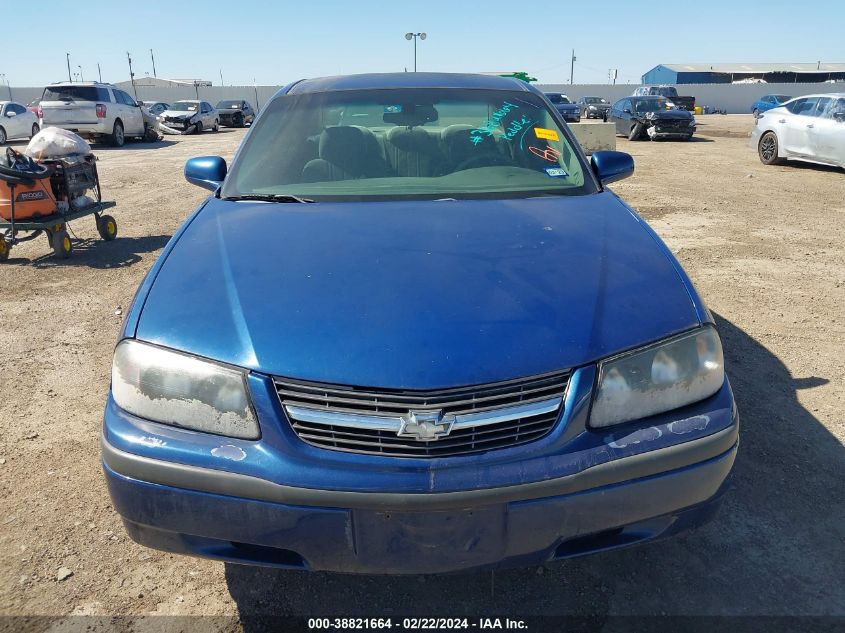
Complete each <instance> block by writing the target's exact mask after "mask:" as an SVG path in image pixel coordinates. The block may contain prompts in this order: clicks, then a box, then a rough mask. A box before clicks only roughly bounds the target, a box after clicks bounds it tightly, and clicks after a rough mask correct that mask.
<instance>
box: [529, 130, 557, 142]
mask: <svg viewBox="0 0 845 633" xmlns="http://www.w3.org/2000/svg"><path fill="white" fill-rule="evenodd" d="M534 134H536V135H537V138H544V139H546V140H547V141H558V140H560V139H559V138H558V135H557V132H555V131H554V130H547V129H546V128H543V127H535V128H534Z"/></svg>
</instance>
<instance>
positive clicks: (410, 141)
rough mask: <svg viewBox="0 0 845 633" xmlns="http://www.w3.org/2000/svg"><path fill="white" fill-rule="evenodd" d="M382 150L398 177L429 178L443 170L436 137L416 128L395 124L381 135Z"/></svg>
mask: <svg viewBox="0 0 845 633" xmlns="http://www.w3.org/2000/svg"><path fill="white" fill-rule="evenodd" d="M385 153H386V154H387V159H388V161H389V162H390V164H391V166H392V167H393V170H394V171H395V172H396V175H398V176H411V177H432V176H441V175H443V173H444V167H445V164H444V163H445V156H444V155H443V152H442V151H441V150H440V145H439V138H437V137H435V136H434V135H432V134H430V133H429V132H428V131H426V130H425V129H423V128H420V127H404V126H397V127H394V128H391V129H390V131H389V132H388V133H387V135H386V138H385Z"/></svg>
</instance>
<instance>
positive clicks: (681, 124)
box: [608, 97, 695, 141]
mask: <svg viewBox="0 0 845 633" xmlns="http://www.w3.org/2000/svg"><path fill="white" fill-rule="evenodd" d="M608 120H609V121H610V122H611V123H613V124H615V125H616V133H617V134H621V135H623V136H627V137H628V139H629V140H631V141H638V140H641V139H645V138H650V139H667V138H674V139H682V140H686V141H688V140H690V139H691V138H692V135H693V134H694V133H695V117H694V116H693V115H692V113H691V112H688V111H687V110H677V109H671V110H669V109H667V108H666V99H664V98H663V97H625V98H623V99H620V100H619V101H617V102H616V103H614V104H613V107H612V108H611V109H610V114H609V115H608Z"/></svg>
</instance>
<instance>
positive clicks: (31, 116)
mask: <svg viewBox="0 0 845 633" xmlns="http://www.w3.org/2000/svg"><path fill="white" fill-rule="evenodd" d="M39 129H40V126H39V125H38V117H37V116H35V113H33V112H30V111H29V110H27V109H26V106H24V105H21V104H20V103H15V102H14V101H0V145H5V144H6V141H11V140H14V139H20V138H23V139H27V138H32V137H33V136H35V135H36V134H38V130H39Z"/></svg>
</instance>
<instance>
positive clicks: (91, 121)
mask: <svg viewBox="0 0 845 633" xmlns="http://www.w3.org/2000/svg"><path fill="white" fill-rule="evenodd" d="M39 108H40V110H41V126H42V127H47V126H55V127H60V128H63V129H65V130H70V131H72V132H75V133H77V134H79V135H80V136H83V137H86V138H91V139H94V140H101V139H104V140H107V141H108V142H109V143H111V144H112V145H114V146H115V147H122V146H123V144H124V142H125V141H126V139H127V138H133V137H134V138H143V137H144V135H145V133H146V132H147V126H146V124H145V121H144V115H143V112H142V111H141V106H140V105H139V104H137V103H135V100H134V99H133V98H132V97H131V96H129V94H127V93H126V92H124V91H123V90H121V89H120V88H117V87H116V86H113V85H111V84H104V83H98V82H84V83H79V82H75V83H57V84H51V85H49V86H47V87H46V88H44V94H43V95H42V96H41V103H40V104H39Z"/></svg>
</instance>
